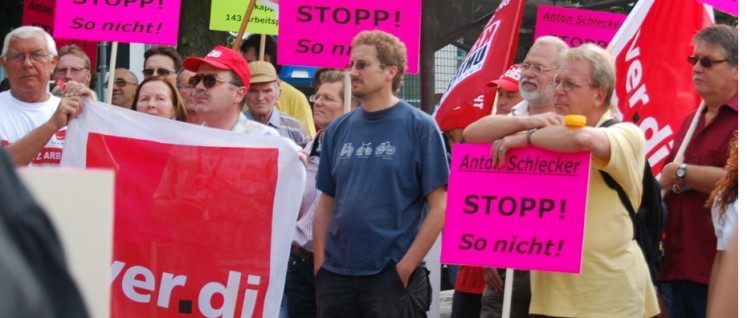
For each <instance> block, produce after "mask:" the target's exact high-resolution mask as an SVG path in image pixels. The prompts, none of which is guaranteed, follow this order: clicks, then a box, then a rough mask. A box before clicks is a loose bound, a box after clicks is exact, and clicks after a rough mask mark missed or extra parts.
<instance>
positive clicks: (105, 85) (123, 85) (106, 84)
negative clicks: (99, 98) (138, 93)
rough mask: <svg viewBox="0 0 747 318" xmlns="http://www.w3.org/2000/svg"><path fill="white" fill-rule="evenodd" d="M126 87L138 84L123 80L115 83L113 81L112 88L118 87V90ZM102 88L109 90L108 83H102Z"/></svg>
mask: <svg viewBox="0 0 747 318" xmlns="http://www.w3.org/2000/svg"><path fill="white" fill-rule="evenodd" d="M127 85H138V84H137V83H130V82H128V81H125V80H116V81H114V86H116V87H119V88H122V87H125V86H127ZM104 88H109V82H106V83H104Z"/></svg>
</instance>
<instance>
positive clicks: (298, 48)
mask: <svg viewBox="0 0 747 318" xmlns="http://www.w3.org/2000/svg"><path fill="white" fill-rule="evenodd" d="M420 6H421V0H407V1H399V0H382V1H344V2H341V1H332V0H283V6H282V8H281V10H280V21H283V23H281V24H280V30H279V32H280V36H279V37H278V41H279V43H278V51H279V52H278V62H279V63H280V64H284V65H304V66H319V67H334V68H342V67H346V66H347V65H348V64H349V62H350V42H351V41H352V39H353V37H355V35H357V34H358V33H359V32H361V31H365V30H381V31H385V32H388V33H391V34H393V35H395V36H396V37H398V38H399V39H400V40H401V41H402V42H403V43H404V44H405V46H406V48H407V68H406V70H405V72H406V73H417V72H418V67H419V57H420Z"/></svg>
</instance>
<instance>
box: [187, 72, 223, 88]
mask: <svg viewBox="0 0 747 318" xmlns="http://www.w3.org/2000/svg"><path fill="white" fill-rule="evenodd" d="M200 82H202V85H204V86H205V88H207V89H210V88H213V86H215V84H217V83H229V84H230V83H231V82H230V81H224V80H221V79H218V78H217V77H216V76H215V74H197V75H195V76H192V77H190V78H189V80H188V81H187V83H189V85H192V87H197V84H200Z"/></svg>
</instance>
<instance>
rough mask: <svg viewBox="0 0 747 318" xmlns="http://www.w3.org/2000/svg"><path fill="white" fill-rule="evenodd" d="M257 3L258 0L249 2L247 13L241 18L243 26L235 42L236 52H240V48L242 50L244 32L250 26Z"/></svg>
mask: <svg viewBox="0 0 747 318" xmlns="http://www.w3.org/2000/svg"><path fill="white" fill-rule="evenodd" d="M255 3H257V0H249V5H248V6H247V7H246V12H245V13H244V16H243V17H242V18H241V26H240V27H239V34H237V35H236V40H235V41H233V49H234V51H238V50H239V48H241V40H243V38H244V30H246V25H247V24H249V17H251V15H252V11H254V4H255Z"/></svg>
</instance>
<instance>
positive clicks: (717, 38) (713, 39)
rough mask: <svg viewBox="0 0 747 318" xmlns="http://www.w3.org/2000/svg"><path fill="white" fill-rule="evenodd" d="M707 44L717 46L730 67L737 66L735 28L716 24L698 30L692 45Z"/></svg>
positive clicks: (737, 41)
mask: <svg viewBox="0 0 747 318" xmlns="http://www.w3.org/2000/svg"><path fill="white" fill-rule="evenodd" d="M699 43H707V44H710V45H713V46H718V47H719V48H721V51H722V52H723V53H724V57H725V58H726V61H727V63H729V65H730V66H735V65H739V59H738V58H739V56H738V55H739V52H738V51H739V40H738V39H737V28H735V27H732V26H728V25H724V24H716V25H712V26H709V27H706V28H703V29H702V30H700V31H699V32H698V33H697V34H695V37H694V38H693V44H699Z"/></svg>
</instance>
